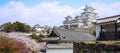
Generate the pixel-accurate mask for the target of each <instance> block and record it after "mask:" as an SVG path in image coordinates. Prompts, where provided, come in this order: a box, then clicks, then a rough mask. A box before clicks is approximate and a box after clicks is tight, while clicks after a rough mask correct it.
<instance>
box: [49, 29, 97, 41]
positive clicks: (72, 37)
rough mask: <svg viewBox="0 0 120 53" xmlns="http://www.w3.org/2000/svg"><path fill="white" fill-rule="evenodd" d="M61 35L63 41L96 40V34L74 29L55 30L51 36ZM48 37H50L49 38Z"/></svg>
mask: <svg viewBox="0 0 120 53" xmlns="http://www.w3.org/2000/svg"><path fill="white" fill-rule="evenodd" d="M55 36H56V37H59V38H60V40H62V41H88V40H95V37H94V35H92V34H91V33H87V32H80V31H74V30H63V29H60V30H53V31H52V33H51V34H50V36H49V37H55ZM49 37H48V38H49Z"/></svg>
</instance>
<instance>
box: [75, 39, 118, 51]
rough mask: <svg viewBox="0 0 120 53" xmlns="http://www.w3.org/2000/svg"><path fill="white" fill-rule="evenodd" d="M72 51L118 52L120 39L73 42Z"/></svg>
mask: <svg viewBox="0 0 120 53" xmlns="http://www.w3.org/2000/svg"><path fill="white" fill-rule="evenodd" d="M73 47H74V50H73V51H74V53H120V41H87V42H74V44H73Z"/></svg>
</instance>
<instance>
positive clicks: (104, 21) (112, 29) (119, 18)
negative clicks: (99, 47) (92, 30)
mask: <svg viewBox="0 0 120 53" xmlns="http://www.w3.org/2000/svg"><path fill="white" fill-rule="evenodd" d="M96 38H97V39H99V40H120V15H114V16H109V17H105V18H100V19H97V22H96Z"/></svg>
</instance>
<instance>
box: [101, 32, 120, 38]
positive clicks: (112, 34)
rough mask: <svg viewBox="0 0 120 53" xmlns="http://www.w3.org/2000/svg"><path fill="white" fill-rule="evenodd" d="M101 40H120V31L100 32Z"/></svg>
mask: <svg viewBox="0 0 120 53" xmlns="http://www.w3.org/2000/svg"><path fill="white" fill-rule="evenodd" d="M115 34H116V35H115ZM99 40H120V31H119V32H116V33H115V32H100V37H99Z"/></svg>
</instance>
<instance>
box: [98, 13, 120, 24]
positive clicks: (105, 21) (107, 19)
mask: <svg viewBox="0 0 120 53" xmlns="http://www.w3.org/2000/svg"><path fill="white" fill-rule="evenodd" d="M119 19H120V15H114V16H109V17H105V18H100V19H97V22H96V24H109V23H117V20H119Z"/></svg>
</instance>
